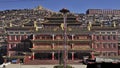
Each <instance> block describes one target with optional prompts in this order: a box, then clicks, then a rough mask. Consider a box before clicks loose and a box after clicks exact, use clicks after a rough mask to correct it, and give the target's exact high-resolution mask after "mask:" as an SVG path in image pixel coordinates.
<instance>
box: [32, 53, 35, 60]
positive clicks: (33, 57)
mask: <svg viewBox="0 0 120 68" xmlns="http://www.w3.org/2000/svg"><path fill="white" fill-rule="evenodd" d="M34 59H35V53H34V52H33V53H32V60H34Z"/></svg>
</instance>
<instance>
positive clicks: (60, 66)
mask: <svg viewBox="0 0 120 68" xmlns="http://www.w3.org/2000/svg"><path fill="white" fill-rule="evenodd" d="M54 68H64V66H63V65H57V66H54ZM66 68H73V67H72V66H69V65H67V67H66Z"/></svg>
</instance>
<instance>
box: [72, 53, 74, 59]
mask: <svg viewBox="0 0 120 68" xmlns="http://www.w3.org/2000/svg"><path fill="white" fill-rule="evenodd" d="M72 60H74V52H72Z"/></svg>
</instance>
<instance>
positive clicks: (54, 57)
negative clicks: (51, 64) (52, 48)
mask: <svg viewBox="0 0 120 68" xmlns="http://www.w3.org/2000/svg"><path fill="white" fill-rule="evenodd" d="M54 59H55V57H54V52H52V60H54Z"/></svg>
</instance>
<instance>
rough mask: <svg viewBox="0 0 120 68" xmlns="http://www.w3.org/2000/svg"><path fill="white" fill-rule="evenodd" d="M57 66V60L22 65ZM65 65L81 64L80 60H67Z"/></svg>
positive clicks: (30, 62)
mask: <svg viewBox="0 0 120 68" xmlns="http://www.w3.org/2000/svg"><path fill="white" fill-rule="evenodd" d="M55 64H59V61H58V60H30V61H29V62H26V63H24V65H55ZM67 64H81V61H80V60H68V61H67Z"/></svg>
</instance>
